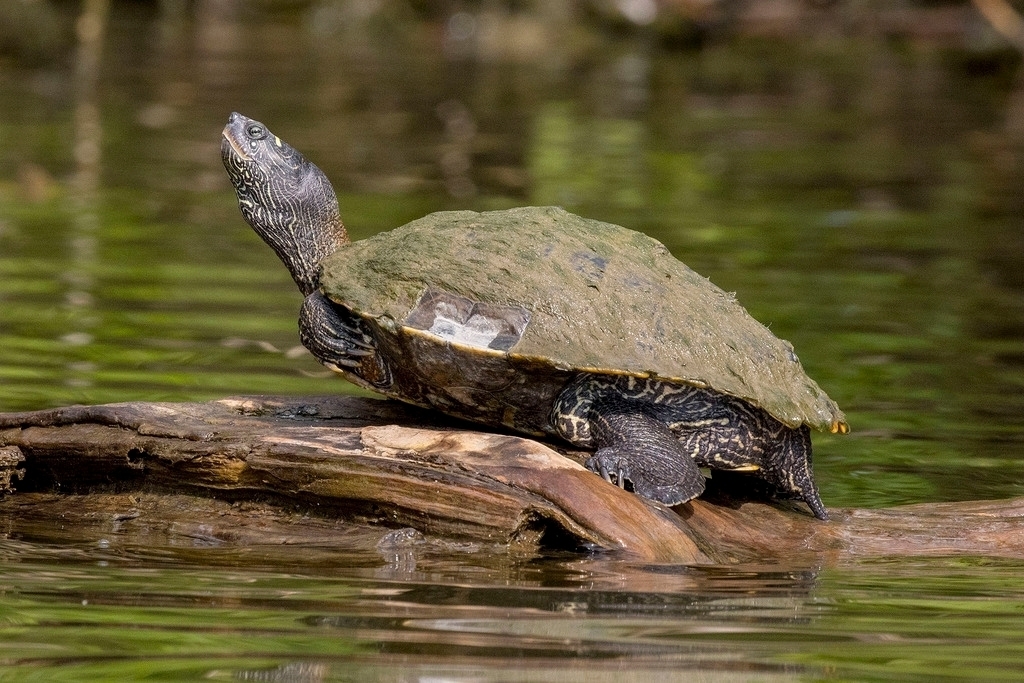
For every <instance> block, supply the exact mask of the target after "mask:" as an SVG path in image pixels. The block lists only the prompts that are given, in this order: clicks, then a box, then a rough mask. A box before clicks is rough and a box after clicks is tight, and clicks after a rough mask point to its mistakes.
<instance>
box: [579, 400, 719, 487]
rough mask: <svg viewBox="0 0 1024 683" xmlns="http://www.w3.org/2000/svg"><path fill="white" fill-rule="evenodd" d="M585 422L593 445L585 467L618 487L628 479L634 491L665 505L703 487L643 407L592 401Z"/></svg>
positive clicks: (684, 456) (699, 476)
mask: <svg viewBox="0 0 1024 683" xmlns="http://www.w3.org/2000/svg"><path fill="white" fill-rule="evenodd" d="M589 422H590V434H591V437H592V439H593V441H594V443H595V445H596V446H597V451H596V452H595V453H594V455H593V456H591V457H590V458H589V459H588V460H587V462H586V467H587V469H589V470H591V471H593V472H597V473H598V474H600V475H601V476H602V477H604V478H605V480H606V481H609V482H612V483H615V484H618V485H619V486H620V487H623V488H625V484H626V481H629V482H631V483H632V484H633V491H634V492H635V493H637V494H638V495H640V496H643V497H644V498H650V499H651V500H656V501H658V502H660V503H664V504H666V505H678V504H679V503H685V502H686V501H688V500H692V499H693V498H696V497H697V496H699V495H700V494H701V493H703V492H704V475H702V474H701V473H700V469H699V468H698V467H697V464H696V463H695V462H694V461H693V459H692V458H691V457H690V456H689V455H687V454H686V453H685V452H684V451H683V449H682V448H681V447H680V445H679V442H678V441H677V440H676V438H675V436H674V435H673V434H672V432H671V431H670V430H669V428H668V426H667V425H665V424H664V423H662V422H659V421H658V420H656V419H654V418H653V417H650V416H649V415H645V414H643V413H639V412H620V411H617V410H602V409H600V408H599V407H596V406H595V407H593V408H592V409H591V412H590V420H589ZM613 478H614V481H613Z"/></svg>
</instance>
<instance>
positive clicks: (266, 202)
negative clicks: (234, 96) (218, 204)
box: [220, 113, 349, 296]
mask: <svg viewBox="0 0 1024 683" xmlns="http://www.w3.org/2000/svg"><path fill="white" fill-rule="evenodd" d="M220 150H221V157H222V158H223V159H224V168H225V169H227V172H228V176H229V177H230V178H231V184H232V185H234V187H235V193H236V194H237V195H238V208H239V209H241V211H242V216H244V217H245V220H246V221H247V222H248V223H249V225H251V226H252V228H253V230H255V231H256V232H257V234H259V236H260V237H262V238H263V241H264V242H266V243H267V244H269V245H270V246H271V247H273V249H274V251H275V252H276V253H277V255H278V256H279V257H280V258H281V260H282V261H284V264H285V265H286V266H288V270H289V272H291V274H292V278H293V279H294V280H295V284H297V285H298V286H299V289H300V290H302V294H303V295H304V296H307V295H309V294H310V293H312V292H313V291H314V290H315V289H316V288H317V286H318V280H319V271H320V262H321V261H322V260H323V259H324V258H325V257H326V256H327V255H329V254H331V253H333V252H334V251H336V250H337V249H338V248H339V247H342V246H344V245H345V244H348V242H349V239H348V234H347V233H346V232H345V226H344V225H342V222H341V215H340V214H339V212H338V198H337V197H336V196H335V194H334V189H333V188H332V187H331V182H330V181H329V180H327V176H325V175H324V173H323V171H321V170H320V169H319V168H317V167H316V166H315V165H314V164H313V163H311V162H310V161H309V160H307V159H306V157H304V156H302V154H301V153H300V152H298V151H297V150H296V149H294V148H293V147H292V146H291V145H289V144H287V143H285V142H284V141H282V140H281V138H279V137H277V136H276V135H274V134H273V133H271V132H270V131H269V130H268V129H267V127H266V126H264V125H263V124H262V123H260V122H259V121H253V120H252V119H250V118H247V117H245V116H242V115H241V114H237V113H235V114H231V118H229V119H228V124H227V125H226V126H225V127H224V133H223V139H222V140H221V144H220Z"/></svg>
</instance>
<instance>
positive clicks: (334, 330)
mask: <svg viewBox="0 0 1024 683" xmlns="http://www.w3.org/2000/svg"><path fill="white" fill-rule="evenodd" d="M299 339H301V340H302V345H303V346H305V347H306V348H307V349H309V352H310V353H312V354H313V356H314V357H315V358H316V359H317V360H318V361H320V362H321V363H323V364H324V365H326V366H327V367H329V368H333V369H335V370H339V371H341V372H343V373H346V374H351V375H355V376H357V377H358V378H360V379H362V380H363V381H364V382H368V383H369V384H370V385H372V386H373V387H384V386H387V385H389V384H390V383H391V373H390V372H389V371H388V368H387V366H386V365H385V364H384V362H383V360H382V359H381V357H380V356H379V355H378V354H377V349H376V346H375V345H374V343H373V337H372V336H371V335H370V333H369V331H368V330H366V328H365V326H364V324H363V323H362V322H361V321H360V320H359V319H358V318H356V317H355V316H353V315H352V314H350V313H348V311H346V310H344V309H342V308H339V307H338V306H335V305H334V304H333V303H331V301H330V300H329V299H328V298H327V297H325V296H324V295H323V294H321V293H320V292H318V291H314V292H313V293H312V294H310V295H309V296H307V297H306V300H305V301H303V302H302V309H301V310H300V311H299Z"/></svg>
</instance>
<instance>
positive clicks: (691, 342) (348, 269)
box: [221, 113, 848, 520]
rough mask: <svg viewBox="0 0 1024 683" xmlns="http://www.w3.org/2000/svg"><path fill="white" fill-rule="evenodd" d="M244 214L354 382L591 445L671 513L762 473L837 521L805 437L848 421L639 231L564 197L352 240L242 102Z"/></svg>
mask: <svg viewBox="0 0 1024 683" xmlns="http://www.w3.org/2000/svg"><path fill="white" fill-rule="evenodd" d="M221 151H222V158H223V161H224V166H225V168H226V170H227V173H228V176H229V178H230V180H231V183H232V185H233V186H234V189H235V192H236V194H237V197H238V205H239V208H240V210H241V213H242V215H243V217H244V218H245V220H246V221H247V222H248V223H249V225H250V226H251V227H252V228H253V229H254V230H255V231H256V233H258V234H259V236H260V237H261V238H262V239H263V240H264V241H265V242H266V243H267V244H269V245H270V246H271V247H272V248H273V250H274V251H275V252H276V253H277V255H278V257H279V258H280V259H281V261H283V262H284V264H285V265H286V266H287V268H288V270H289V272H290V273H291V275H292V278H293V279H294V281H295V283H296V285H298V288H299V290H300V291H301V293H302V295H303V297H304V300H303V303H302V305H301V308H300V312H299V337H300V339H301V341H302V344H303V345H304V346H305V347H306V348H307V349H308V350H309V351H310V352H311V353H312V355H313V356H314V357H315V358H316V359H317V360H319V362H320V363H322V364H323V365H325V366H327V367H329V368H331V369H333V370H335V371H337V372H339V373H341V374H342V375H343V376H344V377H345V378H346V379H348V380H349V381H351V382H353V383H354V384H356V385H358V386H361V387H364V388H367V389H370V390H372V391H375V392H378V393H380V394H383V395H384V396H387V397H391V398H395V399H399V400H401V401H405V402H407V403H411V404H414V405H417V406H422V407H426V408H431V409H435V410H439V411H441V412H443V413H446V414H448V415H451V416H454V417H457V418H463V419H467V420H471V421H474V422H476V423H480V424H484V425H488V426H490V427H493V428H499V429H500V428H508V429H511V430H514V431H515V432H519V433H523V434H528V435H534V436H541V437H548V438H551V437H554V438H556V439H562V440H563V441H565V442H568V443H569V444H572V445H573V446H575V447H577V448H580V449H588V450H591V451H593V453H592V454H591V455H590V456H589V458H587V459H586V462H585V466H586V467H587V468H588V469H589V470H591V471H593V472H595V473H597V474H599V475H600V476H602V477H603V478H604V479H605V480H607V481H608V482H610V483H612V484H615V485H618V486H620V487H623V488H627V489H629V490H632V491H633V492H634V493H636V494H637V495H640V496H642V497H645V498H648V499H650V500H654V501H658V502H660V503H663V504H665V505H668V506H673V505H678V504H681V503H685V502H687V501H690V500H692V499H693V498H695V497H697V496H699V495H700V494H701V493H702V492H703V491H704V487H705V483H706V481H705V477H704V474H703V473H702V471H701V468H705V469H709V470H711V471H712V472H713V471H714V470H736V471H746V472H753V473H754V475H755V476H757V477H760V478H761V479H763V480H764V481H766V482H768V483H769V484H770V485H771V486H772V487H773V488H774V490H776V491H777V492H778V493H779V494H780V495H782V496H784V497H789V498H795V499H799V500H802V501H803V502H805V503H806V504H807V506H808V507H809V508H810V511H811V512H812V513H813V514H814V516H816V517H817V518H819V519H822V520H826V519H828V513H827V511H826V509H825V506H824V505H823V504H822V502H821V498H820V495H819V493H818V488H817V486H816V484H815V482H814V477H813V473H812V468H811V439H810V429H811V428H815V429H818V430H822V431H829V432H832V433H836V432H842V433H845V432H847V431H848V425H847V421H846V417H845V416H844V414H843V412H842V411H841V410H840V409H839V407H838V406H837V405H836V403H835V402H834V401H833V400H832V399H830V398H829V397H828V396H827V395H826V394H825V392H824V391H823V390H822V389H821V388H820V387H819V386H818V385H817V384H816V383H815V382H814V380H812V379H811V378H810V377H808V375H807V373H806V372H805V371H804V369H803V367H802V365H801V364H800V361H799V359H798V358H797V356H796V354H795V352H794V350H793V346H792V345H791V344H790V343H789V342H786V341H783V340H781V339H779V338H777V337H776V336H775V335H773V334H772V333H771V332H770V331H769V330H768V329H767V328H766V327H765V326H764V325H762V324H761V323H759V322H757V321H756V320H755V319H754V318H753V317H752V316H751V315H750V314H749V313H747V311H746V309H744V308H743V307H742V306H741V305H740V304H739V303H738V302H737V300H736V297H735V295H734V294H731V293H727V292H725V291H723V290H722V289H720V288H718V287H717V286H715V285H714V284H712V283H711V282H710V281H709V280H708V279H707V278H704V277H703V276H701V275H699V274H697V273H696V272H695V271H693V270H691V269H690V268H689V267H687V266H686V265H685V264H683V263H682V262H680V261H679V260H677V259H676V258H675V257H673V256H672V254H671V253H670V252H669V250H668V249H667V248H666V247H665V246H664V245H663V244H661V243H660V242H658V241H657V240H655V239H653V238H651V237H649V236H647V235H645V234H643V233H641V232H637V231H633V230H629V229H627V228H623V227H620V226H617V225H612V224H610V223H604V222H600V221H596V220H592V219H587V218H583V217H580V216H576V215H574V214H571V213H569V212H567V211H565V210H563V209H561V208H558V207H522V208H516V209H506V210H502V211H489V212H482V213H477V212H473V211H447V212H438V213H433V214H430V215H428V216H425V217H423V218H420V219H417V220H414V221H412V222H410V223H408V224H406V225H404V226H402V227H399V228H395V229H393V230H390V231H387V232H383V233H380V234H377V235H375V236H373V237H369V238H366V239H361V240H357V241H351V240H350V239H349V238H348V234H347V232H346V229H345V227H344V225H343V223H342V220H341V215H340V210H339V205H338V200H337V197H336V195H335V192H334V190H333V188H332V186H331V183H330V181H329V180H328V179H327V177H326V175H325V174H324V173H323V172H322V171H321V170H320V169H319V168H318V167H317V166H316V165H314V164H313V163H311V162H310V161H308V160H307V159H306V157H305V156H303V155H302V154H301V153H300V152H299V151H297V150H296V149H294V148H293V147H291V146H290V145H288V144H287V143H285V142H284V141H282V140H281V139H280V138H279V137H278V136H276V135H274V134H273V133H271V132H270V130H269V129H268V128H267V127H266V126H265V125H263V124H262V123H260V122H258V121H255V120H253V119H250V118H247V117H245V116H243V115H241V114H238V113H233V114H231V116H230V118H229V120H228V123H227V125H226V126H225V128H224V131H223V135H222V142H221Z"/></svg>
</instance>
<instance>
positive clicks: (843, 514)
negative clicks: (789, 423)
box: [0, 396, 1024, 564]
mask: <svg viewBox="0 0 1024 683" xmlns="http://www.w3.org/2000/svg"><path fill="white" fill-rule="evenodd" d="M574 457H575V459H574ZM582 457H583V454H574V453H572V452H568V453H559V452H557V451H556V450H554V449H553V448H551V447H550V446H548V445H545V444H543V443H539V442H537V441H535V440H532V439H526V438H521V437H518V436H512V435H506V434H497V433H490V432H483V431H479V430H478V429H477V428H475V427H472V426H469V425H466V424H465V423H460V422H457V421H453V420H447V419H446V418H443V417H439V416H438V415H436V414H434V413H430V412H428V411H422V410H418V409H416V408H412V407H409V406H404V405H402V404H399V403H397V402H393V401H381V400H375V399H367V398H357V397H344V396H332V397H318V398H302V399H295V398H277V397H241V398H228V399H223V400H219V401H212V402H209V403H122V404H110V405H101V406H72V407H67V408H59V409H54V410H46V411H37V412H28V413H7V414H0V488H3V489H5V490H8V491H10V490H14V491H15V492H16V493H15V494H14V495H8V496H7V498H6V499H5V500H4V501H2V502H0V514H4V513H7V514H15V515H17V514H22V515H24V514H27V513H26V510H27V509H28V508H29V507H31V506H32V505H37V506H39V505H42V506H44V507H45V506H50V507H51V508H53V509H56V508H54V506H57V507H59V504H58V503H55V502H54V501H55V500H56V499H54V498H53V494H54V493H59V494H61V495H62V496H64V497H65V498H66V497H68V496H74V497H76V500H83V498H82V496H85V499H88V498H89V495H90V494H91V496H92V498H93V499H95V500H99V499H100V498H101V497H103V496H105V498H102V499H103V500H107V501H113V502H112V503H111V505H113V510H112V511H111V512H110V514H112V515H115V516H117V515H119V514H125V513H124V512H123V511H122V512H118V511H117V510H118V509H119V506H120V507H123V496H124V495H126V494H132V495H134V496H135V497H134V498H133V500H136V501H143V500H145V501H149V502H148V504H147V505H148V507H147V506H142V507H140V506H141V505H142V504H141V503H140V502H136V504H135V505H134V507H132V506H129V507H132V509H135V510H136V512H137V513H138V514H137V515H136V517H138V516H140V515H150V516H153V517H155V518H158V519H159V518H160V517H161V516H162V515H164V513H163V512H158V510H161V509H163V508H161V505H163V506H164V508H166V506H167V505H168V504H167V503H163V504H161V503H158V502H155V501H157V499H158V498H159V497H160V496H178V497H179V498H180V497H181V496H185V498H184V499H182V500H193V501H196V500H201V499H213V500H218V501H222V502H224V504H226V505H229V506H230V504H231V503H232V502H234V503H235V504H236V505H237V504H239V502H241V501H246V502H247V504H249V505H258V506H262V507H259V508H258V509H257V508H254V510H255V512H253V513H252V514H255V515H256V518H260V517H262V518H264V519H265V520H267V523H268V524H269V519H270V517H272V515H271V514H270V512H268V510H273V509H278V510H286V511H287V510H295V509H299V510H301V514H302V518H303V519H305V520H307V521H306V522H305V523H304V524H296V523H293V522H288V523H287V524H284V526H283V527H282V526H281V524H278V526H277V527H274V529H276V531H273V532H271V531H270V527H266V528H265V529H264V531H263V532H261V531H259V526H258V525H256V526H253V525H252V524H248V525H247V526H246V527H245V528H246V529H247V531H246V532H245V533H243V532H242V531H241V530H239V531H238V532H237V533H236V534H235V535H234V538H235V541H236V542H239V543H253V542H255V540H256V539H258V538H260V535H261V533H264V534H266V538H265V539H264V540H265V541H266V542H271V543H272V542H275V541H274V539H277V542H281V543H286V542H303V539H304V538H306V539H307V540H308V534H314V535H316V537H317V538H318V539H320V540H321V541H323V540H324V539H325V538H326V537H327V536H330V535H331V534H335V535H337V534H342V533H349V532H351V529H353V528H355V526H357V525H361V528H365V527H366V526H367V525H370V526H371V527H376V528H378V529H380V530H381V531H380V533H381V534H383V533H385V532H386V531H387V530H389V529H394V530H403V529H410V528H411V529H414V530H416V533H419V534H423V535H425V536H427V537H430V538H433V539H452V540H455V541H471V542H476V543H492V544H499V545H506V546H507V545H517V544H519V545H526V546H530V547H535V546H536V545H537V544H549V545H551V544H553V545H558V546H566V545H571V546H577V547H579V546H583V547H591V548H597V549H604V550H608V551H614V552H618V553H621V554H624V555H627V556H629V557H632V558H636V559H640V560H643V561H647V562H672V563H685V564H704V563H720V562H729V563H731V562H751V561H758V562H773V561H779V560H785V561H787V562H794V561H806V562H813V563H819V564H820V563H821V562H841V561H844V560H848V559H854V558H858V557H862V556H879V555H922V554H984V555H999V556H1012V557H1022V556H1024V499H1015V500H1009V501H997V502H982V503H978V502H974V503H950V504H932V505H915V506H906V507H901V508H894V509H888V510H832V515H833V520H832V521H831V522H828V523H823V522H820V521H818V520H816V519H814V518H813V517H811V516H810V515H809V514H808V513H807V512H806V511H803V510H800V509H798V508H797V506H796V505H786V504H782V505H778V504H769V503H766V502H756V501H749V500H741V499H736V498H730V497H729V495H728V492H724V491H721V490H716V488H715V487H711V490H710V495H709V496H707V498H708V499H707V500H705V499H701V500H697V501H693V502H691V503H688V504H685V505H679V506H676V507H675V508H672V509H669V508H666V507H665V506H662V505H659V504H656V503H651V502H649V501H646V500H643V499H641V498H638V497H637V496H634V495H633V494H631V493H628V492H625V491H623V490H621V489H619V488H617V487H615V486H612V485H610V484H608V483H606V482H605V481H603V480H602V479H601V478H600V477H597V476H595V475H594V474H592V473H590V472H588V471H587V470H586V469H584V468H583V467H582V466H581V465H580V464H579V462H578V461H579V459H581V458H582ZM712 481H714V480H712ZM40 496H42V498H40ZM119 496H120V497H119ZM176 500H178V499H176ZM119 501H121V502H119ZM75 505H78V506H79V507H81V505H82V504H81V503H75ZM176 505H178V507H179V508H180V507H181V506H182V505H184V506H185V507H188V506H187V505H185V504H181V503H176ZM39 509H42V508H39ZM48 509H49V508H48ZM139 509H142V510H143V511H142V512H139V511H138V510H139ZM229 509H235V508H230V507H229ZM133 514H134V513H133ZM225 515H226V516H225ZM251 518H252V515H251V514H247V515H245V516H235V517H232V515H230V514H228V513H226V512H224V513H221V527H220V528H221V529H222V531H221V532H220V533H221V535H224V533H225V532H224V531H223V527H224V525H225V524H228V523H229V522H230V520H232V519H234V520H235V522H234V523H235V524H237V525H239V526H241V522H240V520H242V519H245V520H250V521H251ZM133 519H134V518H133ZM338 520H343V521H345V522H346V523H347V524H348V525H349V526H345V525H343V526H342V527H338V526H337V522H338ZM282 524H283V523H282ZM186 526H187V525H186ZM303 526H305V527H308V528H307V530H306V532H305V534H304V533H302V532H300V529H302V528H303ZM189 528H191V527H189ZM282 528H284V529H287V530H288V531H287V532H285V531H281V529H282ZM254 529H255V530H254ZM403 533H404V532H403ZM275 534H276V535H275ZM229 535H230V534H229ZM325 535H326V536H325ZM289 538H290V539H291V540H290V541H288V540H282V539H289ZM386 538H387V537H386Z"/></svg>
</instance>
